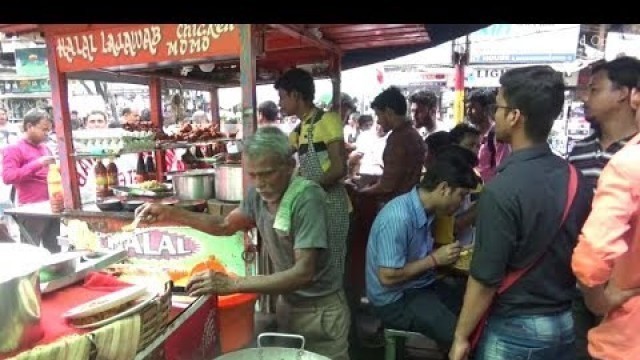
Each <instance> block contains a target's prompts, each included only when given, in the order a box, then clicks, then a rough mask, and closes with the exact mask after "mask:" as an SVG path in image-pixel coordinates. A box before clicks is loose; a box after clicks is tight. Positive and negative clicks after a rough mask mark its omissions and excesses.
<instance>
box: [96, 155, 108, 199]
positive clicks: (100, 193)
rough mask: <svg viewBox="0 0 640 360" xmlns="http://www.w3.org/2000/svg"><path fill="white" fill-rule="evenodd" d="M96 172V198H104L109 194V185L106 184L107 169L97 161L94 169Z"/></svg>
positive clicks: (100, 161)
mask: <svg viewBox="0 0 640 360" xmlns="http://www.w3.org/2000/svg"><path fill="white" fill-rule="evenodd" d="M95 172H96V196H97V197H99V198H100V197H105V196H107V195H108V192H109V185H108V182H107V168H106V167H105V166H104V164H103V163H102V160H100V159H98V162H97V163H96V167H95Z"/></svg>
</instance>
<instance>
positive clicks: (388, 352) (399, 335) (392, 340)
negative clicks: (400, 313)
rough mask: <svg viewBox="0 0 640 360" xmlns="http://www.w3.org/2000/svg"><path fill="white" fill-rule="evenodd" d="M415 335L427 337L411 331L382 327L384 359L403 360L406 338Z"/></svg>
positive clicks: (414, 336)
mask: <svg viewBox="0 0 640 360" xmlns="http://www.w3.org/2000/svg"><path fill="white" fill-rule="evenodd" d="M416 337H417V338H427V337H426V336H424V335H422V334H420V333H417V332H413V331H405V330H396V329H384V360H403V359H404V358H405V344H406V342H407V339H409V338H416Z"/></svg>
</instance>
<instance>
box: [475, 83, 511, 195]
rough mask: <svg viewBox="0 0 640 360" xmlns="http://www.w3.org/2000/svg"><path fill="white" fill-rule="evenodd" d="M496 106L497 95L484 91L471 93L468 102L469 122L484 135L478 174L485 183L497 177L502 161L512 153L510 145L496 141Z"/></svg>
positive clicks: (479, 154)
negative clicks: (494, 119) (494, 115)
mask: <svg viewBox="0 0 640 360" xmlns="http://www.w3.org/2000/svg"><path fill="white" fill-rule="evenodd" d="M495 106H496V96H495V94H493V93H490V92H487V91H483V90H479V91H476V92H473V93H471V95H469V99H468V100H467V121H468V122H470V123H471V124H473V125H474V126H475V127H476V128H477V129H478V130H480V134H481V135H482V137H481V138H480V151H479V152H478V172H479V173H480V176H481V177H482V180H483V182H484V183H487V182H488V181H489V180H491V179H492V178H493V177H494V176H495V175H496V172H497V170H498V166H500V164H501V163H502V160H504V159H505V158H506V157H507V156H509V154H510V153H511V147H509V144H505V143H502V142H499V141H497V140H496V132H495V130H494V127H495V124H494V121H493V114H495V112H496V108H495Z"/></svg>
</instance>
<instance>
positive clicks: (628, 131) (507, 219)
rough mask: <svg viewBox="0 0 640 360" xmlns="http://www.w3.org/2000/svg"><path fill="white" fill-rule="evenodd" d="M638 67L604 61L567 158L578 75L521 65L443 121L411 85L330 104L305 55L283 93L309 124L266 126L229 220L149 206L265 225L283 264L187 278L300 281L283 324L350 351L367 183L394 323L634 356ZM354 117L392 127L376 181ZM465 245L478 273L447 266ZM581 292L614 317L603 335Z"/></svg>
mask: <svg viewBox="0 0 640 360" xmlns="http://www.w3.org/2000/svg"><path fill="white" fill-rule="evenodd" d="M639 80H640V64H639V62H638V60H636V59H631V58H620V59H617V60H614V61H611V62H606V63H602V64H599V65H597V66H596V67H594V69H593V75H592V79H591V84H590V87H589V89H590V90H589V94H588V96H587V98H586V99H585V101H586V108H587V109H588V111H589V115H590V117H591V121H593V122H594V124H597V126H596V127H597V128H598V131H597V132H596V133H595V135H594V136H593V137H591V138H588V139H586V140H585V141H584V142H583V143H580V144H578V145H577V146H576V147H575V148H574V149H573V152H572V155H571V156H570V158H569V161H567V160H566V159H563V158H561V157H558V156H556V155H555V154H554V153H553V152H552V151H551V149H550V148H549V145H548V143H547V137H548V135H549V132H550V130H551V127H552V125H553V122H554V120H555V119H556V118H557V117H558V115H559V113H560V112H561V111H562V108H563V102H564V91H565V85H564V82H563V77H562V74H561V73H559V72H557V71H555V70H553V69H552V68H551V67H548V66H530V67H524V68H519V69H513V70H509V71H507V72H506V73H505V74H504V75H503V76H502V77H501V80H500V83H501V87H500V89H499V91H498V92H497V94H495V93H487V92H485V93H479V94H473V95H472V96H470V97H469V99H468V102H467V121H466V122H465V123H464V124H460V125H458V126H456V127H455V128H454V129H451V131H448V132H447V131H442V130H441V129H440V128H438V124H437V123H435V124H434V121H435V119H434V117H433V115H432V112H431V111H430V108H429V106H432V105H431V104H432V102H430V101H429V100H425V101H423V99H429V97H428V96H422V95H424V94H420V96H415V97H412V98H411V99H409V101H407V100H406V99H405V98H404V96H403V95H402V93H401V92H400V90H399V89H396V88H393V87H391V88H388V89H386V90H384V91H383V92H382V93H380V94H379V95H378V96H377V97H376V98H375V99H374V100H373V102H372V104H371V107H372V108H373V109H374V111H375V121H373V123H374V124H371V121H370V120H369V119H368V118H367V117H362V116H356V117H353V118H352V117H350V116H341V115H342V114H339V113H336V112H331V111H329V112H326V111H323V110H321V109H318V108H317V107H316V106H314V105H313V102H312V101H313V95H314V91H313V81H312V78H311V76H310V75H309V74H305V73H304V71H302V70H291V71H290V72H288V73H285V74H284V75H283V76H282V78H281V79H280V80H279V81H278V82H276V89H277V90H278V92H279V96H280V104H279V107H280V111H282V112H283V113H285V114H287V115H296V116H297V117H298V118H299V119H301V123H300V125H299V126H298V127H297V128H296V129H294V131H292V133H291V134H290V135H289V137H288V139H287V136H286V135H285V134H284V133H283V132H282V131H280V130H279V129H277V128H276V127H273V126H265V127H262V128H261V129H259V130H258V131H257V132H256V134H254V135H252V136H251V137H250V140H249V141H248V143H247V144H246V147H245V156H246V157H245V164H246V166H248V169H249V173H250V176H251V178H252V180H253V183H254V186H255V187H253V188H252V189H251V190H250V192H249V194H250V195H249V197H248V198H247V199H245V200H244V201H243V203H242V205H241V206H240V208H239V209H237V210H235V211H234V212H233V213H232V214H230V215H229V216H227V217H226V218H212V217H210V216H208V215H193V214H187V213H185V212H183V211H182V210H178V209H174V208H170V207H165V206H161V205H147V206H145V207H143V208H141V214H142V215H143V216H144V217H145V218H146V219H147V220H149V221H153V220H156V219H158V218H165V217H169V216H170V217H172V218H179V219H185V220H184V221H185V223H186V224H188V225H190V226H195V227H198V228H201V229H203V230H205V231H208V232H211V233H231V232H233V231H236V230H241V229H244V230H246V229H249V228H253V227H257V228H258V231H259V232H260V233H261V234H262V235H263V239H264V246H265V247H266V249H267V251H268V252H269V254H270V256H271V258H272V260H273V261H274V264H275V269H276V271H275V273H273V274H270V275H264V276H259V277H253V276H248V277H241V278H238V279H231V278H228V277H226V276H224V275H222V274H218V273H207V274H201V275H199V276H196V277H195V278H194V279H192V280H191V283H190V284H189V287H188V291H190V292H191V293H192V294H203V293H231V292H245V291H246V292H258V293H279V294H283V297H282V300H281V304H282V306H280V307H279V308H278V311H279V313H280V312H288V316H284V317H283V318H284V319H288V321H287V322H285V323H281V324H280V325H281V326H282V327H281V329H282V330H284V331H293V332H296V333H299V334H302V335H304V336H305V337H306V338H307V344H308V349H309V350H311V351H315V352H318V353H320V354H322V355H325V356H328V357H330V358H332V359H346V358H349V356H350V355H349V352H348V348H349V344H348V343H347V342H345V341H344V340H345V339H347V338H348V337H347V333H348V332H350V330H349V328H350V321H352V317H351V316H349V312H350V311H352V309H353V306H352V305H353V304H352V303H351V302H350V295H349V292H351V291H353V289H350V284H348V280H347V281H341V280H342V279H348V277H345V276H344V274H345V272H346V271H348V269H347V268H346V267H345V266H344V264H345V262H350V261H351V259H350V256H354V254H349V252H348V251H347V250H346V248H348V246H345V244H347V243H348V241H349V237H350V236H351V235H353V234H352V232H351V231H349V228H351V227H352V225H353V213H354V212H356V213H357V212H358V211H359V209H358V207H357V203H356V202H354V201H353V199H354V197H353V195H354V194H357V195H360V196H362V195H364V196H371V197H374V198H376V199H377V203H378V207H377V209H376V216H375V220H374V221H373V225H372V226H371V228H370V229H369V230H370V231H369V235H368V243H367V251H366V269H365V271H366V294H367V298H368V300H369V302H370V304H371V306H372V309H373V311H374V313H375V314H376V315H377V316H378V317H379V318H380V319H381V320H382V323H383V325H384V326H385V327H389V328H394V329H403V330H409V331H417V332H421V333H423V334H425V335H426V336H428V337H430V338H432V339H434V340H435V341H436V342H437V343H438V344H439V346H440V347H441V349H443V350H444V351H446V352H448V354H449V358H450V359H452V360H459V359H467V358H470V356H473V358H474V359H517V358H527V359H575V358H576V357H578V356H590V357H593V358H597V359H633V358H636V357H638V356H639V355H640V353H639V351H640V349H639V347H638V345H637V344H638V341H637V332H635V331H634V330H633V329H634V326H635V325H636V324H637V323H638V319H637V317H638V316H639V315H637V314H638V313H639V309H638V306H640V305H639V304H640V300H638V298H637V297H635V295H637V294H638V293H640V290H639V289H638V286H640V283H638V282H637V279H638V277H637V276H636V274H637V270H638V269H637V265H636V264H637V261H634V256H635V257H636V258H637V255H636V254H635V252H636V251H637V250H636V248H637V245H636V244H635V243H634V241H637V239H638V237H637V235H638V234H637V231H638V230H637V225H636V222H637V220H636V219H637V211H638V206H637V188H638V179H637V178H638V176H640V174H638V170H637V169H638V168H637V166H634V165H632V164H635V159H637V154H636V153H637V152H638V151H639V150H638V149H640V148H639V147H638V146H639V145H636V144H637V142H638V141H640V137H638V136H637V135H636V134H637V120H638V119H637V116H636V114H637V113H636V110H635V109H636V108H637V107H638V105H640V96H639V95H638V91H639V90H640V89H639V86H640V83H639ZM412 101H415V102H412ZM409 104H411V109H412V110H413V111H411V116H407V114H408V110H409V108H408V105H409ZM413 104H416V105H415V106H414V105H413ZM420 106H422V107H426V108H420ZM424 114H426V115H424ZM422 116H424V117H422ZM352 119H353V120H352ZM349 121H356V122H357V123H358V124H359V126H360V127H361V128H362V129H361V132H360V134H359V135H358V137H359V136H363V134H366V133H367V131H371V128H373V127H374V126H375V127H376V130H375V136H376V137H377V138H378V139H380V138H382V137H385V136H386V144H385V146H384V150H383V151H382V162H381V164H382V166H381V170H382V171H381V173H380V174H379V175H378V176H375V177H374V178H373V179H371V180H370V181H369V182H367V183H366V184H362V182H358V181H354V180H358V179H351V180H352V181H346V182H345V181H342V180H343V179H345V178H347V176H348V175H357V174H359V171H358V170H356V169H350V166H349V165H351V164H353V162H354V160H353V159H355V158H356V157H361V158H364V156H365V153H364V151H363V150H362V151H359V150H358V146H357V145H356V146H353V148H352V149H349V147H348V146H347V145H346V143H348V142H349V140H352V143H356V142H357V141H358V138H357V137H356V139H355V141H353V139H352V138H351V139H350V136H349V135H348V134H346V132H345V130H344V127H345V125H347V126H348V125H349V124H348V122H349ZM434 125H435V126H434ZM422 127H424V131H423V133H422V134H421V132H420V128H422ZM378 129H379V130H378ZM423 136H424V137H423ZM345 140H346V141H345ZM625 142H626V145H625ZM620 148H622V149H620ZM291 149H293V152H292V150H291ZM603 149H606V151H607V152H611V153H613V152H615V151H616V150H620V151H619V152H618V154H616V155H614V156H609V155H610V154H608V153H605V152H604V151H603ZM349 150H351V154H349V155H348V152H349ZM293 155H297V156H298V160H299V161H298V165H297V166H298V167H297V168H296V162H295V160H294V159H295V158H294V156H293ZM634 156H636V157H634ZM608 160H610V162H609V165H608V166H607V165H606V164H607V161H608ZM602 168H604V170H602ZM360 169H361V168H360ZM601 170H602V171H601ZM600 171H601V172H602V176H601V177H600V179H599V181H598V183H597V186H595V183H594V181H593V177H594V176H596V177H597V174H599V173H600ZM590 177H591V180H589V178H590ZM345 188H347V189H348V190H347V191H345ZM594 190H595V197H594ZM346 194H350V195H351V196H347V195H346ZM592 198H594V200H593V202H592ZM311 213H313V215H310V214H311ZM283 214H287V217H284V216H283ZM447 218H448V219H450V220H452V221H443V219H447ZM311 219H312V220H311ZM438 224H444V225H442V226H438ZM447 224H448V226H447ZM469 232H471V233H472V235H471V240H469V238H468V236H466V235H468V234H469ZM442 234H444V235H442ZM441 235H442V237H443V239H440V240H438V239H437V238H439V237H441ZM463 242H465V244H464V245H463ZM465 247H466V249H472V250H473V252H472V259H471V263H470V267H469V271H468V276H466V275H465V276H460V275H459V274H453V273H451V272H448V271H447V269H448V267H449V265H451V264H453V263H454V262H456V261H457V260H458V259H459V257H460V255H461V253H462V251H463V250H465ZM329 273H331V274H332V275H331V276H332V277H331V280H329V275H328V274H329ZM340 273H342V275H341V276H340V275H338V276H336V274H340ZM579 299H583V302H584V304H585V305H586V308H587V309H588V310H589V311H590V312H592V313H593V315H596V319H597V321H595V322H593V323H591V324H590V325H589V326H588V327H587V328H589V327H593V326H595V327H593V328H591V330H589V333H588V334H589V335H588V342H585V341H584V338H585V337H584V335H585V331H584V330H581V329H580V326H578V323H579V321H580V320H578V319H579V316H580V315H579V314H578V313H577V311H575V309H576V308H577V305H578V303H579ZM602 315H605V316H604V318H601V317H598V316H602ZM351 331H352V330H351ZM581 332H582V333H581ZM350 338H351V339H352V337H350ZM580 338H582V341H579V340H578V339H580ZM587 343H588V344H587ZM351 345H352V346H353V344H351ZM353 354H354V353H353V352H352V353H351V356H352V357H353V356H354V355H353ZM579 354H581V355H579Z"/></svg>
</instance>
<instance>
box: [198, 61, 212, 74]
mask: <svg viewBox="0 0 640 360" xmlns="http://www.w3.org/2000/svg"><path fill="white" fill-rule="evenodd" d="M198 67H199V68H200V70H202V71H203V72H212V71H213V69H215V67H216V64H215V63H208V64H200V65H198Z"/></svg>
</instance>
